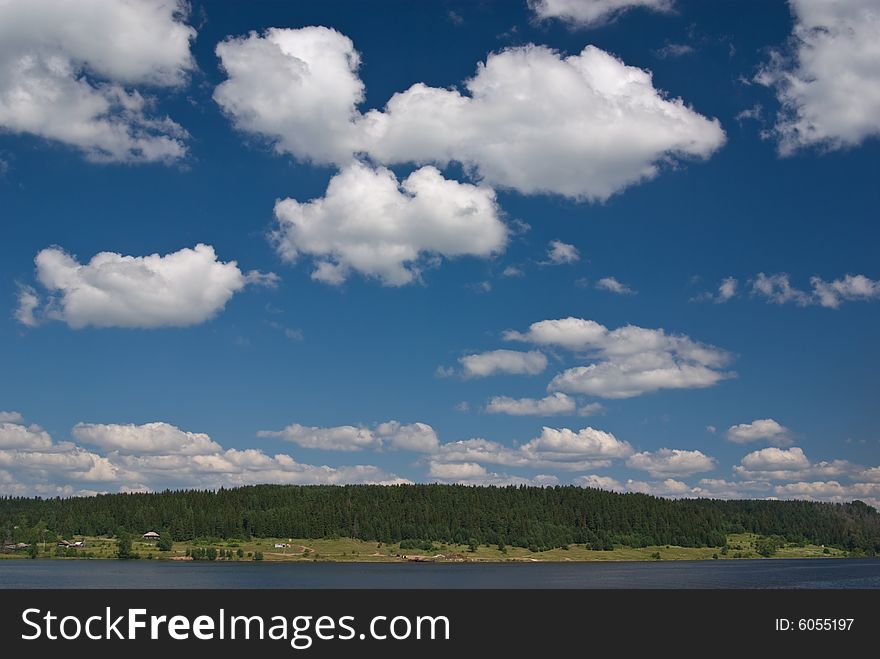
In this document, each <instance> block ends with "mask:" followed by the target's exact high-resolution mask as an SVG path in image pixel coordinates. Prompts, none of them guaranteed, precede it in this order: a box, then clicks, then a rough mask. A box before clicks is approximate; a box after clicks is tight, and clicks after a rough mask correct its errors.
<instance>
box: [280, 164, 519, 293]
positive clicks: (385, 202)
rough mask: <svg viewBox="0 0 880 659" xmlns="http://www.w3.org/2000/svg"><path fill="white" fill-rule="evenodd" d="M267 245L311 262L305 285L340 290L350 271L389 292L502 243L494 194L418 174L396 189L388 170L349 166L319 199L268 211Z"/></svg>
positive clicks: (433, 173)
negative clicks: (439, 262)
mask: <svg viewBox="0 0 880 659" xmlns="http://www.w3.org/2000/svg"><path fill="white" fill-rule="evenodd" d="M275 217H276V220H277V227H276V229H275V231H274V232H273V240H274V243H275V245H276V248H277V250H278V252H279V254H280V255H281V256H282V258H284V259H285V260H287V261H290V262H294V261H296V259H297V258H298V257H299V256H300V255H301V254H303V255H307V256H310V257H312V258H313V259H314V261H315V270H314V272H313V273H312V278H313V279H316V280H318V281H323V282H325V283H328V284H340V283H342V282H343V281H345V280H346V279H347V278H348V276H349V273H350V272H351V271H352V270H353V271H355V272H358V273H360V274H362V275H366V276H369V277H375V278H378V279H379V280H380V281H382V283H384V284H386V285H389V286H401V285H403V284H408V283H410V282H412V281H414V280H417V279H418V277H419V273H420V271H421V269H422V267H423V266H424V264H425V263H426V262H427V261H428V260H429V259H436V258H437V257H446V258H454V257H457V256H477V257H484V258H485V257H489V256H492V255H493V254H496V253H498V252H501V251H503V250H504V247H505V245H506V243H507V227H506V226H505V225H504V223H503V222H502V221H501V220H500V219H499V209H498V205H497V203H496V201H495V193H494V192H493V191H492V190H491V189H489V188H486V187H484V186H478V185H471V184H468V183H459V182H457V181H452V180H448V179H445V178H443V176H442V175H441V174H440V172H439V171H438V170H437V169H435V168H434V167H423V168H421V169H418V170H416V171H415V172H413V173H412V174H410V175H409V176H408V177H407V178H406V179H405V180H403V181H402V182H399V181H398V180H397V177H396V176H395V175H394V173H393V172H391V171H390V170H388V169H385V168H382V167H380V168H377V169H373V168H371V167H368V166H367V165H364V164H361V163H354V164H352V165H349V166H347V167H346V168H345V169H343V170H342V171H340V172H339V173H338V174H336V175H335V176H334V177H333V178H332V179H331V180H330V184H329V185H328V186H327V192H326V193H325V195H324V197H321V198H318V199H312V200H311V201H308V202H304V203H301V202H299V201H296V200H295V199H284V200H281V201H278V202H277V203H276V204H275Z"/></svg>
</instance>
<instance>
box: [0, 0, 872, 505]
mask: <svg viewBox="0 0 880 659" xmlns="http://www.w3.org/2000/svg"><path fill="white" fill-rule="evenodd" d="M878 42H880V6H878V5H877V2H876V0H851V1H848V2H839V1H836V0H790V1H789V2H785V1H782V0H780V1H777V2H769V1H764V0H762V1H749V0H718V1H717V2H712V3H705V2H700V1H699V0H531V1H529V2H527V1H526V0H509V1H505V2H501V1H497V2H490V1H488V0H486V1H482V2H453V1H451V0H450V1H448V2H443V1H440V0H437V1H436V2H419V3H412V2H396V1H390V0H387V1H384V2H354V1H352V2H343V1H341V0H338V1H334V2H321V3H309V2H297V3H281V2H252V3H226V2H201V1H198V0H195V1H193V2H192V3H190V4H185V3H183V2H177V1H175V0H140V1H138V2H134V1H133V0H132V1H131V2H128V1H119V2H109V1H108V0H83V1H82V2H77V3H68V2H63V1H62V0H33V1H31V2H27V3H18V2H3V1H2V0H0V227H2V232H3V238H2V240H0V307H2V308H3V309H5V311H4V312H2V313H0V373H2V377H0V411H2V412H0V494H3V495H27V496H32V495H40V496H57V495H60V496H71V495H89V494H94V493H98V492H117V491H158V490H162V489H165V488H194V487H197V488H217V487H221V486H226V487H229V486H236V485H244V484H251V483H405V482H449V483H467V484H497V485H503V484H532V485H544V486H549V485H568V484H573V485H579V486H585V487H601V488H604V489H611V490H615V491H622V492H626V491H636V492H647V493H652V494H656V495H660V496H672V497H695V496H699V497H719V498H804V499H815V500H828V501H849V500H852V499H860V500H863V501H866V502H868V503H870V504H872V505H874V506H878V505H880V432H878V429H880V407H878V406H877V404H876V403H877V400H878V399H880V380H878V378H877V375H876V374H877V371H878V367H880V346H878V341H877V336H878V333H877V329H878V327H880V269H878V256H880V247H878V246H880V228H878V224H877V208H878V206H880V186H878V185H877V176H878V162H880V160H878V158H880V141H878V139H877V138H878V136H880V52H878V50H877V46H876V44H877V43H878Z"/></svg>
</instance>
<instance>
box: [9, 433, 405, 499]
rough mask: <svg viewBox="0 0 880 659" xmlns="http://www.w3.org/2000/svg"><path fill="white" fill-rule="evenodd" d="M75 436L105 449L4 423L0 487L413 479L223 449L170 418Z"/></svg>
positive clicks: (72, 490)
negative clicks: (177, 424) (162, 421)
mask: <svg viewBox="0 0 880 659" xmlns="http://www.w3.org/2000/svg"><path fill="white" fill-rule="evenodd" d="M390 423H391V424H392V427H389V428H388V429H387V430H388V432H391V433H394V434H395V435H397V438H396V441H404V442H408V441H413V440H412V437H413V434H412V431H413V428H412V427H407V426H404V427H400V426H396V427H395V426H393V424H394V423H395V422H390ZM416 425H419V424H416ZM6 426H13V427H12V428H8V427H6ZM417 430H418V429H416V431H417ZM408 433H409V434H408ZM73 434H74V436H76V437H77V438H78V439H81V440H82V441H86V442H89V443H91V444H93V445H95V446H98V447H100V449H101V450H102V451H104V454H103V455H101V454H99V453H96V452H92V451H88V450H86V449H84V448H82V447H80V446H78V445H77V444H74V443H72V442H54V441H53V440H52V438H51V437H50V436H49V435H48V434H47V433H46V432H45V431H43V430H41V429H40V428H39V427H38V426H29V427H25V426H22V425H19V424H0V493H3V494H17V495H23V496H31V495H34V494H39V495H42V496H73V495H82V496H88V495H93V494H96V493H99V492H107V491H120V492H122V491H152V490H161V489H165V488H183V487H185V488H209V489H213V488H218V487H235V486H240V485H252V484H258V483H294V484H322V483H330V484H344V483H382V484H393V483H403V482H409V481H407V480H405V479H402V478H399V477H397V476H396V475H394V474H392V473H389V472H387V471H385V470H384V469H381V468H379V467H375V466H372V465H351V466H341V467H330V466H326V465H324V466H317V465H310V464H302V463H298V462H296V460H294V459H293V457H292V456H290V455H287V454H283V453H280V454H276V455H267V454H265V453H263V452H262V451H259V450H255V449H247V450H239V449H225V450H224V449H223V448H222V447H221V446H219V445H218V444H217V443H216V442H214V441H213V440H212V439H211V438H210V437H209V436H208V435H205V434H202V433H189V432H184V431H182V430H180V429H178V428H176V427H175V426H172V425H170V424H167V423H151V424H144V425H141V426H136V425H132V424H126V425H118V424H108V425H100V424H77V426H75V428H74V430H73ZM389 441H393V440H389ZM84 484H90V485H89V487H86V486H85V485H84Z"/></svg>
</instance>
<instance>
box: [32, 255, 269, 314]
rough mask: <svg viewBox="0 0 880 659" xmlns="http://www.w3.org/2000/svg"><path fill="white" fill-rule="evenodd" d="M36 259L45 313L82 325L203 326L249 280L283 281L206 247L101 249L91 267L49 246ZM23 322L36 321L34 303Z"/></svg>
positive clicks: (90, 263)
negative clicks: (133, 252)
mask: <svg viewBox="0 0 880 659" xmlns="http://www.w3.org/2000/svg"><path fill="white" fill-rule="evenodd" d="M35 262H36V266H37V279H38V280H39V281H40V283H41V284H42V285H43V286H44V287H45V288H46V289H47V290H48V291H49V301H48V303H47V304H46V306H45V309H44V310H43V315H44V316H45V317H46V318H49V319H53V320H62V321H64V322H66V323H67V324H68V325H69V326H70V327H72V328H75V329H79V328H82V327H86V326H89V325H91V326H94V327H143V328H150V327H169V326H170V327H184V326H188V325H196V324H198V323H203V322H205V321H207V320H209V319H210V318H212V317H213V316H215V315H216V314H217V313H219V312H220V311H221V310H222V309H223V307H224V306H225V305H226V303H227V302H228V301H229V299H230V298H231V297H232V296H233V295H234V294H235V293H237V292H238V291H240V290H241V289H243V288H244V287H245V286H246V285H247V284H249V283H256V284H263V285H266V284H272V283H274V281H275V280H276V277H275V275H271V274H270V275H263V274H260V273H257V272H250V273H247V274H243V273H242V272H241V271H240V270H239V269H238V266H237V265H236V263H235V261H229V262H226V263H224V262H222V261H219V260H217V256H216V254H215V253H214V248H213V247H211V246H210V245H202V244H199V245H196V246H195V248H192V249H190V248H184V249H181V250H179V251H177V252H173V253H171V254H166V255H164V256H163V255H159V254H151V255H149V256H123V255H121V254H117V253H114V252H101V253H100V254H96V255H95V256H94V257H92V259H91V260H90V261H89V262H88V263H86V264H81V263H79V262H78V261H77V260H76V258H75V257H73V256H71V255H69V254H67V253H66V252H65V251H64V250H62V249H60V248H58V247H50V248H47V249H44V250H42V251H41V252H40V253H39V254H37V256H36V259H35ZM19 320H24V321H30V320H34V321H35V320H36V319H35V318H34V310H33V308H30V310H29V311H28V314H26V315H25V317H24V318H22V317H19ZM25 324H28V322H26V323H25Z"/></svg>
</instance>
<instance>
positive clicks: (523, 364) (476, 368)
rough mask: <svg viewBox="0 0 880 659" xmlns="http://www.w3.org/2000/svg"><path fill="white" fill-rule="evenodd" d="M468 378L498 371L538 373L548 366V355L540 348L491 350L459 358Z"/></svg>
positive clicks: (488, 374)
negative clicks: (525, 350)
mask: <svg viewBox="0 0 880 659" xmlns="http://www.w3.org/2000/svg"><path fill="white" fill-rule="evenodd" d="M458 361H459V363H460V364H461V367H462V374H463V375H464V377H466V378H485V377H488V376H490V375H496V374H498V373H506V374H512V375H537V374H538V373H541V372H543V370H544V369H545V368H547V357H546V356H544V353H542V352H541V351H539V350H530V351H528V352H520V351H518V350H491V351H489V352H482V353H478V354H473V355H465V356H464V357H461V358H459V360H458Z"/></svg>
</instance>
